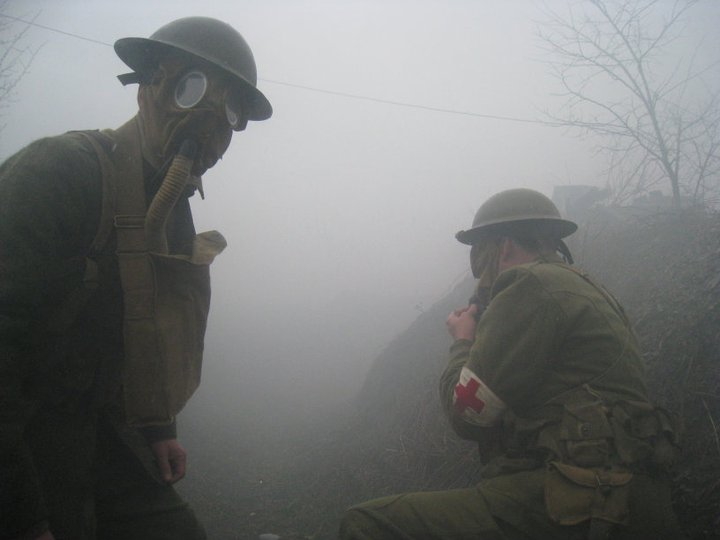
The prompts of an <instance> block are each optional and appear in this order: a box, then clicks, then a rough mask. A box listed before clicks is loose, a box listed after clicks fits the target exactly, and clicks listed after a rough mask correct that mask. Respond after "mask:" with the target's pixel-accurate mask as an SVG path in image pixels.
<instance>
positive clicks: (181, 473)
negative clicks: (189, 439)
mask: <svg viewBox="0 0 720 540" xmlns="http://www.w3.org/2000/svg"><path fill="white" fill-rule="evenodd" d="M170 466H171V467H172V477H171V479H170V480H169V483H171V484H174V483H175V482H177V481H178V480H182V479H183V478H185V470H186V468H187V455H186V454H185V452H178V453H176V454H175V455H173V456H171V458H170Z"/></svg>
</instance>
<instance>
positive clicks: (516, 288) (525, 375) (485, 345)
mask: <svg viewBox="0 0 720 540" xmlns="http://www.w3.org/2000/svg"><path fill="white" fill-rule="evenodd" d="M566 326H567V316H566V314H565V313H564V312H563V310H562V307H561V305H560V304H559V303H558V301H557V300H556V299H555V298H554V297H553V295H552V294H550V293H549V292H548V291H547V290H545V288H544V287H543V284H542V282H541V281H540V280H539V279H538V277H537V276H536V275H535V274H534V272H533V265H528V266H518V267H514V268H511V269H509V270H506V271H505V272H503V273H502V274H500V276H499V277H498V279H497V281H496V283H495V285H494V286H493V298H492V300H491V302H490V305H489V306H488V309H487V311H486V312H485V313H484V314H483V316H482V318H481V319H480V321H479V323H478V326H477V330H476V334H475V342H474V344H473V347H472V349H471V350H470V359H469V361H468V363H467V367H468V368H469V369H470V370H471V371H472V372H474V373H475V374H476V375H477V376H478V377H479V378H480V379H481V380H482V381H483V382H484V383H485V384H486V385H487V386H488V387H489V388H490V389H491V390H492V392H494V393H495V394H496V395H497V396H498V397H499V398H500V399H502V401H503V402H504V403H505V404H506V405H507V406H508V407H509V408H511V409H514V410H515V411H516V412H518V411H521V410H525V409H527V408H528V407H532V406H534V405H537V404H538V403H537V402H535V401H534V396H535V391H536V389H537V388H538V387H539V386H540V385H542V383H543V380H544V379H545V377H546V375H547V373H548V371H549V369H550V368H551V366H552V364H553V362H554V361H555V360H556V359H557V358H558V357H559V355H560V350H561V347H562V343H563V339H564V336H565V335H566V330H567V329H566Z"/></svg>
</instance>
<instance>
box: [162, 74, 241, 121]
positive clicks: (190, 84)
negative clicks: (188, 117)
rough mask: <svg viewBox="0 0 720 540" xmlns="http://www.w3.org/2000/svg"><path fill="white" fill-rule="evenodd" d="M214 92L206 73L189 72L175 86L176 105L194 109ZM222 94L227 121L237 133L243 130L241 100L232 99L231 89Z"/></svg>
mask: <svg viewBox="0 0 720 540" xmlns="http://www.w3.org/2000/svg"><path fill="white" fill-rule="evenodd" d="M213 90H214V89H213V88H211V85H210V82H209V81H208V77H207V75H205V73H203V72H202V71H199V70H193V71H189V72H187V73H186V74H185V75H183V76H182V77H181V78H180V80H179V81H178V83H177V85H176V86H175V104H176V105H177V106H178V107H179V108H181V109H192V108H193V107H195V106H197V105H198V104H199V103H200V102H202V101H203V99H204V98H205V97H206V96H207V95H208V93H209V91H210V92H212V91H213ZM217 90H218V92H217V93H218V94H220V92H219V89H217ZM222 94H223V96H222V102H223V110H224V112H225V119H226V120H227V122H228V124H230V127H231V128H233V129H234V130H236V131H237V130H238V129H241V128H242V124H241V116H242V106H241V100H240V99H238V98H237V97H236V98H235V99H232V97H231V95H232V93H231V92H230V89H229V88H228V89H226V90H225V91H224V92H222ZM208 101H210V100H208Z"/></svg>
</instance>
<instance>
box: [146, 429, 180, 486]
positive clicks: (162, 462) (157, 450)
mask: <svg viewBox="0 0 720 540" xmlns="http://www.w3.org/2000/svg"><path fill="white" fill-rule="evenodd" d="M150 448H152V451H153V454H155V460H156V461H157V464H158V468H159V469H160V474H161V475H162V477H163V480H165V482H167V483H168V484H174V483H175V482H177V481H178V480H180V479H182V478H183V477H184V476H185V464H186V461H187V453H186V452H185V449H184V448H183V447H182V446H181V445H180V443H179V442H178V441H177V439H167V440H165V441H157V442H154V443H152V444H151V445H150Z"/></svg>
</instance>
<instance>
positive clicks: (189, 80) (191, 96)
mask: <svg viewBox="0 0 720 540" xmlns="http://www.w3.org/2000/svg"><path fill="white" fill-rule="evenodd" d="M207 87H208V80H207V77H206V76H205V74H204V73H203V72H201V71H191V72H190V73H186V74H185V75H184V76H183V78H182V79H180V81H179V82H178V83H177V86H176V87H175V103H176V104H177V106H178V107H180V108H181V109H190V108H191V107H194V106H195V105H197V104H198V103H200V101H201V100H202V98H203V97H204V96H205V92H206V91H207Z"/></svg>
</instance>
